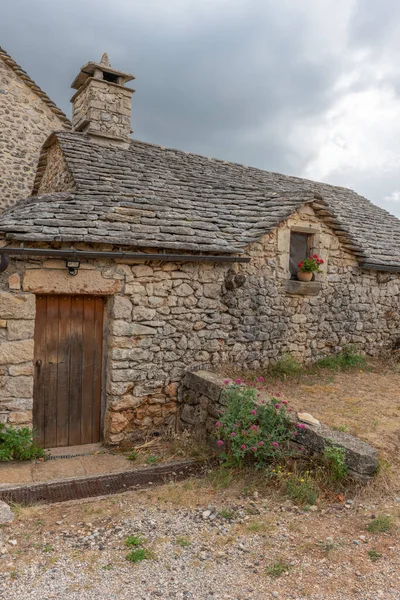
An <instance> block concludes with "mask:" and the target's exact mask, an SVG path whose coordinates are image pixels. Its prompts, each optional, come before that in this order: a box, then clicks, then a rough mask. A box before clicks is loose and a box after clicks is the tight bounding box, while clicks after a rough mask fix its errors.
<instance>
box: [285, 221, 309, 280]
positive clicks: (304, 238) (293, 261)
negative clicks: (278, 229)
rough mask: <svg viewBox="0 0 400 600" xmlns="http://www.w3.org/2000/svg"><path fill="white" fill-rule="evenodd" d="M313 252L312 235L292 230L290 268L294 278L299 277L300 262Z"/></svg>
mask: <svg viewBox="0 0 400 600" xmlns="http://www.w3.org/2000/svg"><path fill="white" fill-rule="evenodd" d="M310 252H311V235H309V234H308V233H298V232H297V231H291V232H290V260H289V270H290V275H291V278H292V279H297V271H298V270H299V269H298V266H297V265H298V264H299V262H301V261H302V260H304V259H305V258H307V257H308V256H310Z"/></svg>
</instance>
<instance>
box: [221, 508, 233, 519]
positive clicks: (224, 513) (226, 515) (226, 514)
mask: <svg viewBox="0 0 400 600" xmlns="http://www.w3.org/2000/svg"><path fill="white" fill-rule="evenodd" d="M218 514H219V516H220V517H222V518H223V519H227V520H229V521H231V520H232V519H233V517H234V516H235V511H234V510H232V509H230V508H223V509H222V510H220V511H219V513H218Z"/></svg>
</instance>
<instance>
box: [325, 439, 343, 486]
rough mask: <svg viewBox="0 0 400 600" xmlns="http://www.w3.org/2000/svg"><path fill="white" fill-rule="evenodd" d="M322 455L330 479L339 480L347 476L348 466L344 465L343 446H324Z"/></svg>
mask: <svg viewBox="0 0 400 600" xmlns="http://www.w3.org/2000/svg"><path fill="white" fill-rule="evenodd" d="M322 456H323V460H324V462H325V464H326V466H327V467H328V469H329V474H330V475H331V477H332V479H334V480H336V481H340V480H342V479H345V477H347V475H348V474H349V468H348V466H347V465H346V450H345V449H344V448H339V446H326V447H325V448H324V451H323V454H322Z"/></svg>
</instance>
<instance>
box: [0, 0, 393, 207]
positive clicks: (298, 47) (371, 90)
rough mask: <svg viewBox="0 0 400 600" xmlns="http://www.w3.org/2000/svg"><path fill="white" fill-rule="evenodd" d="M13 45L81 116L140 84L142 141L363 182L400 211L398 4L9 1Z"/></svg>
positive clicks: (136, 116) (137, 123)
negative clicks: (115, 89)
mask: <svg viewBox="0 0 400 600" xmlns="http://www.w3.org/2000/svg"><path fill="white" fill-rule="evenodd" d="M0 45H1V46H3V47H4V48H5V49H6V50H7V51H8V52H9V53H10V54H12V56H13V57H14V58H15V60H17V62H19V63H20V64H21V66H23V68H24V69H25V70H26V71H27V72H28V73H29V75H30V76H31V77H32V78H33V79H35V80H36V82H37V83H38V84H39V85H40V86H41V87H42V88H43V89H44V90H45V91H46V92H47V93H48V94H49V96H50V97H51V98H52V99H53V100H54V101H55V102H56V103H57V104H58V105H59V106H60V107H61V108H62V109H63V110H64V111H65V112H67V114H70V106H69V98H70V97H71V95H72V90H70V89H69V86H70V84H71V82H72V80H73V78H74V76H75V75H76V74H77V72H78V70H79V68H80V66H81V65H82V64H83V63H85V62H87V61H89V60H99V59H100V57H101V54H102V53H103V52H108V54H109V56H110V60H111V64H112V66H114V67H115V68H117V69H121V70H126V71H128V72H132V73H134V74H135V76H136V81H135V82H134V87H135V89H136V94H134V100H133V129H134V131H135V133H134V136H135V137H136V138H137V139H141V140H145V141H149V142H155V143H159V144H161V145H164V146H170V147H174V148H180V149H182V150H187V151H192V152H198V153H201V154H205V155H206V156H213V157H217V158H223V159H227V160H232V161H235V162H240V163H244V164H248V165H252V166H257V167H260V168H263V169H267V170H271V171H279V172H283V173H287V174H291V175H298V176H302V177H308V178H311V179H316V180H322V181H326V182H329V183H334V184H338V185H343V186H346V187H351V188H353V189H355V190H356V191H358V192H359V193H362V194H363V195H365V196H367V197H368V198H369V199H371V200H372V201H374V202H376V203H377V204H379V205H380V206H383V207H384V208H386V209H387V210H389V211H390V212H391V213H393V214H397V215H399V216H400V169H399V166H400V59H399V57H400V2H398V0H379V1H378V0H278V1H277V0H112V1H110V0H58V1H55V0H36V1H35V2H32V0H2V1H1V20H0Z"/></svg>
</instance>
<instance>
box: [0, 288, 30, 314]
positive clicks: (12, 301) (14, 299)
mask: <svg viewBox="0 0 400 600" xmlns="http://www.w3.org/2000/svg"><path fill="white" fill-rule="evenodd" d="M35 312H36V299H35V296H34V295H33V294H11V293H9V292H0V317H1V318H2V319H34V318H35Z"/></svg>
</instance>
